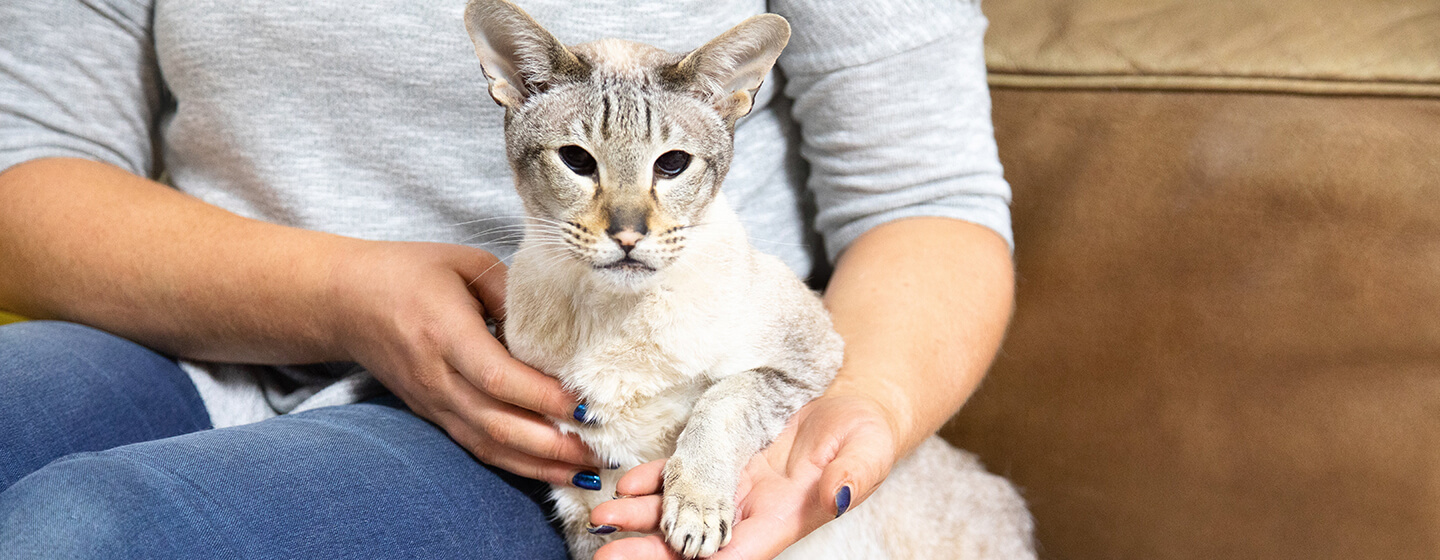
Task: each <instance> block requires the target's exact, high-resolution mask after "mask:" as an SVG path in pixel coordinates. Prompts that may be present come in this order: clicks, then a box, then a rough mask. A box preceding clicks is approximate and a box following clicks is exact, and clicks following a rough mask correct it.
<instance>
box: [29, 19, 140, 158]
mask: <svg viewBox="0 0 1440 560" xmlns="http://www.w3.org/2000/svg"><path fill="white" fill-rule="evenodd" d="M151 12H152V10H151V5H150V2H148V1H142V0H134V1H131V0H47V1H44V2H4V3H0V30H3V32H0V171H4V170H6V169H9V168H10V167H12V166H14V165H16V164H19V163H23V162H26V161H29V160H33V159H38V158H44V157H75V158H84V159H90V160H95V161H100V162H104V163H109V164H113V165H116V166H118V167H120V168H122V169H126V170H128V171H130V172H132V173H135V174H137V175H141V176H153V175H154V174H155V172H156V171H157V170H156V162H155V159H156V158H155V156H154V149H153V147H154V142H153V137H154V133H155V119H156V115H157V114H158V112H159V107H160V96H161V93H160V92H161V84H160V77H159V71H158V70H157V68H156V63H155V49H154V41H153V39H152V36H151Z"/></svg>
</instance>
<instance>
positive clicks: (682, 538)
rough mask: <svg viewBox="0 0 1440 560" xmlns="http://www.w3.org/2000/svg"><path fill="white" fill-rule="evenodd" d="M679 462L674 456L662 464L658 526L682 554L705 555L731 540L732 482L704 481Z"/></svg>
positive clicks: (687, 555) (691, 555) (733, 501)
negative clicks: (662, 483)
mask: <svg viewBox="0 0 1440 560" xmlns="http://www.w3.org/2000/svg"><path fill="white" fill-rule="evenodd" d="M681 465H682V463H681V462H680V461H677V460H675V459H671V460H670V461H669V462H668V463H666V465H665V493H664V496H663V499H662V506H661V507H662V510H661V517H660V529H661V531H663V532H664V534H665V541H666V542H668V543H669V544H670V546H671V547H672V548H674V549H675V550H676V551H678V552H679V553H680V554H681V555H682V556H684V557H686V558H705V557H708V556H710V555H712V554H715V552H716V551H718V550H720V547H722V546H725V545H726V544H728V543H729V542H730V526H731V524H733V523H734V522H735V485H734V484H728V483H725V482H722V481H717V480H705V479H704V477H699V476H695V473H694V472H693V471H687V470H685V469H684V468H683V467H682V466H681Z"/></svg>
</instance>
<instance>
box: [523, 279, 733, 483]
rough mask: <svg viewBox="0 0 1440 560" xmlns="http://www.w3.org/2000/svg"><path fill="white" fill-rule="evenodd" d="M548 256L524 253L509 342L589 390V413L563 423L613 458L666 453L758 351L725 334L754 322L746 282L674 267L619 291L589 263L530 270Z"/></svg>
mask: <svg viewBox="0 0 1440 560" xmlns="http://www.w3.org/2000/svg"><path fill="white" fill-rule="evenodd" d="M543 264H545V263H544V262H543V261H542V260H540V259H534V260H530V259H526V258H524V257H523V256H517V258H516V261H515V264H514V265H513V267H512V269H511V272H510V275H511V276H510V277H511V282H510V285H509V287H508V290H509V293H508V295H507V299H508V304H507V307H508V312H507V314H508V316H509V317H511V319H510V320H508V321H507V323H506V340H507V343H508V345H509V347H510V351H511V353H512V354H513V355H514V356H515V357H516V358H518V359H520V360H521V361H523V362H525V363H527V364H530V365H531V366H532V367H535V368H537V369H540V370H541V371H544V372H547V373H549V374H551V375H554V376H555V377H557V378H558V379H560V381H561V382H562V383H564V384H565V386H566V388H568V389H570V390H571V391H574V392H575V393H576V394H577V396H579V397H580V398H581V400H582V401H583V402H584V403H585V404H586V406H587V408H588V414H587V416H588V418H589V419H590V420H591V421H590V422H588V423H585V424H581V423H579V422H570V421H568V420H567V421H564V422H562V424H561V428H562V429H563V430H565V431H569V432H575V433H578V434H579V435H580V437H581V439H583V440H584V441H585V443H586V444H588V445H589V446H590V447H591V448H592V449H593V450H595V451H596V452H597V453H599V454H600V455H601V456H602V457H604V458H605V459H607V460H609V461H613V462H616V463H619V464H621V465H624V466H625V467H627V468H628V467H630V466H633V465H636V464H640V463H643V462H646V461H650V460H654V459H659V458H663V457H668V456H669V455H670V454H671V453H672V452H673V450H674V449H673V446H674V441H675V437H676V435H678V434H679V431H680V430H681V429H683V428H684V423H685V420H686V419H687V418H688V417H689V415H690V411H691V409H692V408H693V407H694V404H695V401H696V400H697V399H698V398H699V397H700V395H701V394H702V393H703V392H704V390H705V389H706V388H708V387H709V386H710V385H711V384H713V383H714V382H715V380H716V376H717V375H718V372H733V371H740V370H742V369H744V367H745V365H746V363H748V362H754V361H758V359H759V357H758V356H756V355H755V354H756V352H754V350H753V349H751V348H749V347H751V346H753V345H751V344H747V343H746V342H745V341H744V340H740V339H739V337H736V336H727V334H726V333H742V332H746V326H747V325H745V324H744V323H745V319H744V313H741V312H740V311H741V309H740V308H743V307H745V306H744V305H743V304H742V303H740V302H738V301H736V300H737V299H738V298H734V297H733V296H734V295H736V294H738V290H735V289H733V288H737V287H738V286H727V284H731V282H727V281H726V280H729V279H727V278H724V277H723V276H722V277H716V276H714V275H703V276H708V278H699V277H696V278H687V277H686V274H676V275H672V276H671V277H669V278H668V279H667V283H664V284H661V285H659V286H657V287H656V288H655V289H653V290H647V291H645V292H643V293H635V294H629V293H625V294H617V293H611V292H607V291H605V290H597V289H594V286H591V285H587V280H586V278H587V276H586V274H587V273H588V271H585V270H583V269H576V270H567V269H566V267H563V266H561V267H555V266H554V265H553V264H552V265H550V266H549V267H547V269H546V270H545V274H537V272H538V271H537V270H532V267H538V266H541V265H543ZM690 274H691V275H696V276H702V275H700V274H699V271H698V270H697V271H694V272H691V273H690ZM541 279H543V280H541ZM699 282H703V285H700V284H698V283H699Z"/></svg>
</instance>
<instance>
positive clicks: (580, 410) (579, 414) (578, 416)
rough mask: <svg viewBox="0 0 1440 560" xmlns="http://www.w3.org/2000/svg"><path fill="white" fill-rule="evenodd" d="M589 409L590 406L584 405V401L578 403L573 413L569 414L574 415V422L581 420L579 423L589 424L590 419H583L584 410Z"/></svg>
mask: <svg viewBox="0 0 1440 560" xmlns="http://www.w3.org/2000/svg"><path fill="white" fill-rule="evenodd" d="M589 410H590V407H589V406H586V404H585V403H580V404H579V405H577V406H576V407H575V414H571V416H574V417H575V421H576V422H581V423H584V424H589V423H590V421H589V420H586V419H585V412H586V411H589Z"/></svg>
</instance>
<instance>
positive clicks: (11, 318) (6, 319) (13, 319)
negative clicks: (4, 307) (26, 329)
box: [0, 311, 25, 325]
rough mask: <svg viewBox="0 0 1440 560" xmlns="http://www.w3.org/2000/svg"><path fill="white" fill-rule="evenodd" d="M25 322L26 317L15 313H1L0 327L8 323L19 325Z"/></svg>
mask: <svg viewBox="0 0 1440 560" xmlns="http://www.w3.org/2000/svg"><path fill="white" fill-rule="evenodd" d="M24 320H25V318H24V317H21V316H19V315H16V314H14V313H10V312H8V311H0V325H4V324H6V323H18V322H20V321H24Z"/></svg>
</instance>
